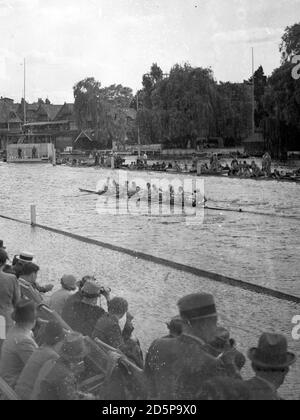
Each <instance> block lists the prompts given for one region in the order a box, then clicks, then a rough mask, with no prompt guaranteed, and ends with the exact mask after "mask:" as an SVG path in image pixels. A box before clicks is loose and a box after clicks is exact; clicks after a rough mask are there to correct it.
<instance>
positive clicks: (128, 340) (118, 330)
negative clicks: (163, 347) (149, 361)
mask: <svg viewBox="0 0 300 420" xmlns="http://www.w3.org/2000/svg"><path fill="white" fill-rule="evenodd" d="M122 320H124V322H125V325H124V324H123V325H124V328H123V327H122ZM132 320H133V317H132V315H131V314H130V313H129V312H128V302H127V301H126V300H125V299H123V298H118V297H116V298H114V299H112V300H111V301H110V302H109V305H108V313H106V314H104V315H103V316H102V317H101V318H100V319H99V321H98V322H97V324H96V327H95V329H94V333H93V338H98V339H100V340H101V341H103V342H104V343H106V344H108V345H109V346H111V347H113V348H115V349H119V350H121V351H122V352H123V353H124V354H125V355H126V356H127V357H128V358H129V359H130V360H131V361H132V362H134V363H135V364H136V365H137V366H138V367H140V368H143V367H144V359H143V353H142V351H141V347H140V343H139V341H138V340H136V339H133V338H132V333H133V330H134V327H133V324H132Z"/></svg>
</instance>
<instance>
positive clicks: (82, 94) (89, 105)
mask: <svg viewBox="0 0 300 420" xmlns="http://www.w3.org/2000/svg"><path fill="white" fill-rule="evenodd" d="M73 91H74V99H75V104H74V107H75V114H76V119H77V123H78V126H79V128H80V129H86V128H92V127H96V128H97V127H98V123H97V119H98V112H99V109H98V104H99V100H100V94H101V83H100V82H98V81H96V80H95V79H94V77H89V78H87V79H84V80H81V81H80V82H78V83H77V84H76V85H75V86H74V88H73Z"/></svg>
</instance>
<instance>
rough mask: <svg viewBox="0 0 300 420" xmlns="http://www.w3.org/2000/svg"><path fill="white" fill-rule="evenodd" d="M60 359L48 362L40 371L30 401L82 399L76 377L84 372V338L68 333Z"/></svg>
mask: <svg viewBox="0 0 300 420" xmlns="http://www.w3.org/2000/svg"><path fill="white" fill-rule="evenodd" d="M60 354H61V355H60V358H59V359H58V360H56V361H54V360H50V361H48V362H47V363H46V364H45V365H44V366H43V368H42V369H41V371H40V374H39V377H38V379H37V381H36V383H35V387H34V390H33V392H32V395H31V400H42V401H68V400H69V401H74V400H79V399H81V398H82V394H81V393H80V392H79V391H78V377H79V376H80V374H81V373H82V371H83V370H84V359H85V357H86V355H87V348H86V345H85V342H84V337H83V336H82V335H81V334H78V333H69V334H68V335H67V336H66V337H65V339H64V342H63V345H62V350H61V353H60Z"/></svg>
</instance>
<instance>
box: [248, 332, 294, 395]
mask: <svg viewBox="0 0 300 420" xmlns="http://www.w3.org/2000/svg"><path fill="white" fill-rule="evenodd" d="M248 357H249V359H250V360H251V362H252V369H253V370H254V372H255V374H256V376H255V377H254V378H253V379H251V380H250V381H247V382H246V383H247V385H248V388H249V390H250V394H251V400H253V401H277V400H281V398H280V396H279V395H278V390H279V388H280V387H281V386H282V385H283V383H284V381H285V379H286V377H287V375H288V373H289V371H290V367H291V366H292V365H293V364H294V363H295V362H296V355H295V354H293V353H290V352H289V351H288V343H287V339H286V338H285V337H284V336H283V335H279V334H269V333H264V334H263V335H262V336H261V337H260V339H259V343H258V347H257V348H252V349H250V350H249V352H248Z"/></svg>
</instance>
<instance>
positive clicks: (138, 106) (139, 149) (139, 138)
mask: <svg viewBox="0 0 300 420" xmlns="http://www.w3.org/2000/svg"><path fill="white" fill-rule="evenodd" d="M136 108H137V121H138V124H137V130H138V146H139V147H138V154H139V158H140V157H141V135H140V125H139V120H138V113H139V110H140V101H139V91H138V92H137V106H136Z"/></svg>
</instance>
